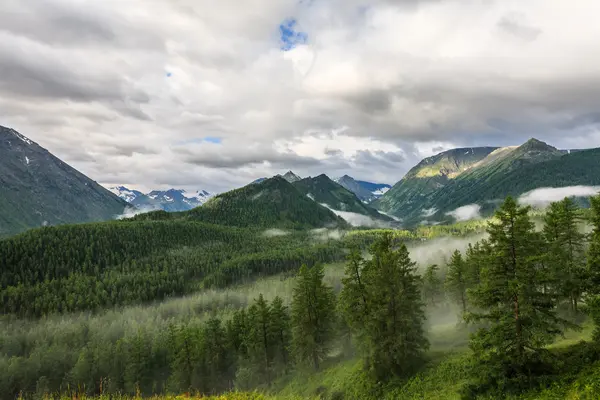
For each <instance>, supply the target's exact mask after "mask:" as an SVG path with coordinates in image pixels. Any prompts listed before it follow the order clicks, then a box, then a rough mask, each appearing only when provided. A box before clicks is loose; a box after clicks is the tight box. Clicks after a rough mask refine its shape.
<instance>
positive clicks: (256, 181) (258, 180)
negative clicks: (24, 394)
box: [250, 178, 268, 184]
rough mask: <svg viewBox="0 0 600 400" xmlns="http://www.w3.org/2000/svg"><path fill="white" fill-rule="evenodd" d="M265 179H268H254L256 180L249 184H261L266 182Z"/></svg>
mask: <svg viewBox="0 0 600 400" xmlns="http://www.w3.org/2000/svg"><path fill="white" fill-rule="evenodd" d="M267 179H268V178H258V179H256V180H254V181H252V182H250V184H253V183H261V182H264V181H266V180H267Z"/></svg>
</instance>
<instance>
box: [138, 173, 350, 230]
mask: <svg viewBox="0 0 600 400" xmlns="http://www.w3.org/2000/svg"><path fill="white" fill-rule="evenodd" d="M164 219H185V220H195V221H202V222H208V223H212V224H221V225H229V226H237V227H261V228H321V227H347V223H346V222H345V221H344V220H343V219H341V218H340V217H338V216H337V215H336V214H334V213H333V212H332V211H331V210H329V209H327V208H326V207H324V206H321V205H319V204H317V203H316V202H314V201H312V200H310V199H309V198H308V197H306V196H305V195H303V194H302V193H300V192H299V191H298V190H297V189H296V188H295V187H294V186H293V185H292V184H291V183H289V182H288V181H287V180H285V179H284V178H283V177H282V176H275V177H273V178H269V179H267V180H265V181H263V182H261V183H256V184H251V185H247V186H244V187H242V188H240V189H235V190H232V191H230V192H226V193H223V194H219V195H217V196H215V197H213V198H212V199H210V200H209V201H208V202H207V203H206V204H204V206H202V207H198V208H194V209H193V210H190V211H184V212H179V213H171V214H169V213H165V212H164V211H155V212H151V213H147V214H141V215H138V216H136V217H135V218H134V220H164Z"/></svg>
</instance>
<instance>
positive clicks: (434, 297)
mask: <svg viewBox="0 0 600 400" xmlns="http://www.w3.org/2000/svg"><path fill="white" fill-rule="evenodd" d="M439 269H440V268H439V267H438V266H437V265H436V264H432V265H430V266H429V267H427V268H426V269H425V273H424V274H423V299H424V300H425V304H426V305H427V306H429V307H437V306H438V305H439V304H440V302H441V301H442V296H443V287H442V280H441V279H440V277H439Z"/></svg>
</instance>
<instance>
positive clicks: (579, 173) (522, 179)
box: [375, 139, 600, 225]
mask: <svg viewBox="0 0 600 400" xmlns="http://www.w3.org/2000/svg"><path fill="white" fill-rule="evenodd" d="M461 150H462V149H461ZM442 154H445V153H442ZM440 156H441V155H440ZM599 156H600V152H598V149H592V150H584V151H576V152H563V151H559V150H557V149H556V148H554V147H552V146H549V145H547V144H546V143H543V142H540V141H538V140H535V139H531V140H529V141H528V142H526V143H525V144H523V145H522V146H520V147H515V148H501V149H497V150H494V151H493V152H491V153H489V154H488V155H487V156H486V157H484V158H482V159H481V160H480V161H479V162H477V163H474V164H471V165H470V166H469V167H468V168H466V169H464V170H463V171H460V172H456V173H455V174H454V176H450V175H448V179H446V178H440V177H439V176H443V174H442V175H437V174H434V173H433V172H435V171H438V167H437V166H436V168H435V169H427V168H425V167H424V166H422V165H421V164H420V165H419V166H418V167H415V169H414V171H411V172H410V173H409V174H408V175H407V176H406V177H405V178H404V179H403V180H402V181H400V182H399V183H398V184H397V185H396V186H394V188H393V189H392V190H390V191H389V192H388V193H386V194H385V195H384V196H383V197H382V198H381V199H380V200H379V201H378V202H376V203H375V206H376V207H379V208H380V209H382V210H383V211H385V212H388V213H391V214H393V215H396V216H398V217H400V218H403V220H404V222H405V223H406V224H408V225H414V224H418V223H422V222H423V221H427V220H429V221H435V222H446V223H447V222H451V221H452V217H451V216H449V215H448V213H449V212H452V211H454V210H456V209H458V208H459V207H462V206H466V205H470V204H477V205H479V206H480V207H481V211H482V212H483V213H484V214H485V215H490V214H491V213H493V211H494V209H495V207H496V206H497V204H498V200H499V199H502V198H504V197H506V196H509V195H511V196H515V197H518V196H520V195H522V194H524V193H526V192H528V191H530V190H533V189H536V188H542V187H563V186H574V185H588V186H594V185H597V184H598V181H599V178H598V177H599V176H600V163H598V160H600V158H599ZM429 163H430V162H427V163H425V164H429ZM427 171H429V172H431V174H433V175H432V176H433V177H437V178H436V180H435V181H433V178H431V177H430V178H424V176H425V175H427V174H426V172H427ZM419 175H422V177H419ZM440 179H444V181H443V182H442V181H441V180H440ZM423 185H425V187H427V189H423V187H422V186H423ZM419 188H420V189H419Z"/></svg>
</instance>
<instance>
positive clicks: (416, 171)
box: [372, 147, 498, 218]
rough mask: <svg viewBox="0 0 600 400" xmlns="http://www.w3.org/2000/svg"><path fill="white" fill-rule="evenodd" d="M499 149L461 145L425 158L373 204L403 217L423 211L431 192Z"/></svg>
mask: <svg viewBox="0 0 600 400" xmlns="http://www.w3.org/2000/svg"><path fill="white" fill-rule="evenodd" d="M496 150H498V148H497V147H473V148H461V149H453V150H448V151H445V152H443V153H440V154H438V155H435V156H433V157H429V158H426V159H424V160H422V161H421V162H420V163H419V164H417V165H416V166H415V167H414V168H412V169H411V170H410V171H409V172H408V173H407V174H406V176H404V178H402V180H400V181H399V182H398V183H396V184H395V185H394V186H393V187H392V189H390V190H389V191H388V192H387V193H386V194H384V195H383V197H381V198H380V199H378V200H376V201H375V202H373V203H372V205H373V206H374V207H375V208H377V209H379V210H382V211H384V212H386V213H389V214H392V215H396V216H398V217H401V218H405V217H407V216H409V215H411V214H413V213H420V212H421V210H422V209H423V206H422V205H423V204H426V203H427V202H428V199H429V197H430V196H431V195H433V194H434V193H436V192H437V191H438V190H440V189H441V188H443V187H444V186H446V185H448V184H449V183H450V182H452V180H454V179H455V178H456V177H457V176H458V175H460V174H461V173H463V172H464V171H467V170H469V169H470V168H472V167H473V166H474V165H476V164H477V163H479V162H481V161H482V160H484V159H485V158H486V157H488V156H490V155H491V154H492V153H493V152H494V151H496Z"/></svg>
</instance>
